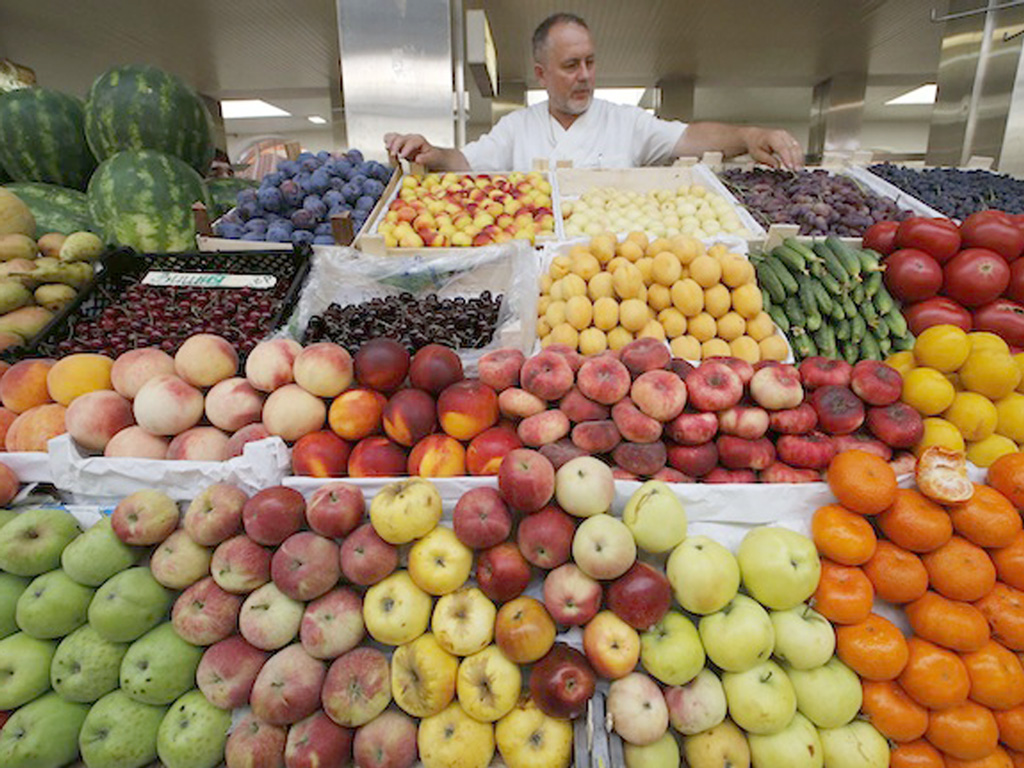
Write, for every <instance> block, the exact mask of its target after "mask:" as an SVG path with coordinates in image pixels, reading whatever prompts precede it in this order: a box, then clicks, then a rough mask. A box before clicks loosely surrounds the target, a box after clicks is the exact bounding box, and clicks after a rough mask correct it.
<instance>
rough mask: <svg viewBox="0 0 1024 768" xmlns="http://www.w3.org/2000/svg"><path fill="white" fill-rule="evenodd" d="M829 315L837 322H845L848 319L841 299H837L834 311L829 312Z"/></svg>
mask: <svg viewBox="0 0 1024 768" xmlns="http://www.w3.org/2000/svg"><path fill="white" fill-rule="evenodd" d="M829 314H830V315H831V316H832V319H833V320H836V321H839V320H845V319H846V310H844V309H843V302H841V301H839V299H836V300H835V301H833V302H832V311H831V312H829Z"/></svg>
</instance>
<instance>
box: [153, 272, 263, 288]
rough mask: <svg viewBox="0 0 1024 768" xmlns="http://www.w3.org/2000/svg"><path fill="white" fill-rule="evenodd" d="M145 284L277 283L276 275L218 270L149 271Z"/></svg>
mask: <svg viewBox="0 0 1024 768" xmlns="http://www.w3.org/2000/svg"><path fill="white" fill-rule="evenodd" d="M142 284H143V285H156V286H162V287H169V288H255V289H256V290H261V291H264V290H268V289H270V288H273V287H274V286H275V285H277V278H276V277H275V276H274V275H228V274H222V273H218V272H155V271H154V272H147V273H146V276H145V277H144V278H142Z"/></svg>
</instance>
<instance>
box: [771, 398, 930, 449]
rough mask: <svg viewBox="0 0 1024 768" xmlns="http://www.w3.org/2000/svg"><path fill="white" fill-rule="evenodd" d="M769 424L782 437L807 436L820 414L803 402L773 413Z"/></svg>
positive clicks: (816, 423) (815, 424) (816, 424)
mask: <svg viewBox="0 0 1024 768" xmlns="http://www.w3.org/2000/svg"><path fill="white" fill-rule="evenodd" d="M915 413H916V411H915ZM768 424H769V426H770V427H771V428H772V429H773V430H774V431H776V432H777V433H779V434H780V435H805V434H807V433H808V432H810V431H811V430H812V429H814V428H815V427H816V426H818V412H817V411H815V410H814V406H813V405H811V404H810V403H808V402H803V403H800V405H798V406H797V407H796V408H787V409H785V410H782V411H772V412H771V413H770V414H768ZM915 442H916V441H915Z"/></svg>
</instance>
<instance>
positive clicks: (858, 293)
mask: <svg viewBox="0 0 1024 768" xmlns="http://www.w3.org/2000/svg"><path fill="white" fill-rule="evenodd" d="M850 298H851V299H853V303H854V304H856V305H857V306H858V307H859V306H861V305H862V304H864V299H865V296H864V283H857V284H856V285H855V286H854V287H853V290H852V291H850Z"/></svg>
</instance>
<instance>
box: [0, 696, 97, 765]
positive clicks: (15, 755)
mask: <svg viewBox="0 0 1024 768" xmlns="http://www.w3.org/2000/svg"><path fill="white" fill-rule="evenodd" d="M88 711H89V707H88V706H86V705H85V704H75V703H74V702H71V701H64V700H63V699H62V698H61V697H60V696H58V695H57V694H56V693H47V694H46V695H45V696H40V697H39V698H38V699H36V700H35V701H33V702H30V703H28V704H26V705H25V706H24V707H22V708H21V709H19V710H18V711H17V712H15V713H14V714H13V715H11V719H10V720H8V721H7V723H6V724H5V725H4V727H3V728H2V729H0V765H2V766H4V768H60V766H63V765H69V764H70V763H73V762H74V760H75V758H76V757H78V733H79V731H80V730H81V729H82V723H83V722H84V721H85V716H86V714H87V713H88Z"/></svg>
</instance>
